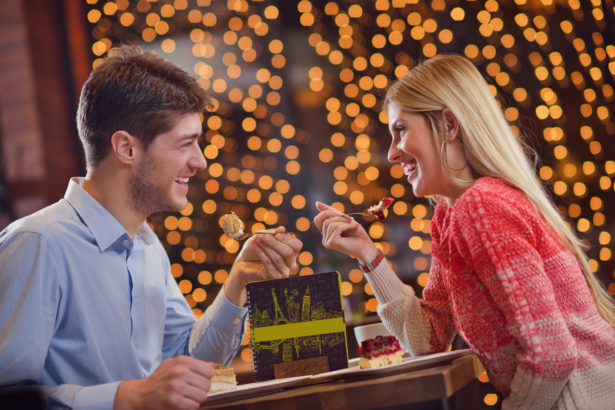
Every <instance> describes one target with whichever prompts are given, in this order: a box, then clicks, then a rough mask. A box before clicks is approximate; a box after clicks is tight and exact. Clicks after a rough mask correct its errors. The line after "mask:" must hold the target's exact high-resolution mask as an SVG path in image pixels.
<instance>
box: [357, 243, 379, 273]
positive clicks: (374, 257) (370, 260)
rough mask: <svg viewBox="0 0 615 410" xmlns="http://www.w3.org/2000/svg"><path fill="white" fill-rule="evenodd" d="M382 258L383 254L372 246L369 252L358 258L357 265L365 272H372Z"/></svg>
mask: <svg viewBox="0 0 615 410" xmlns="http://www.w3.org/2000/svg"><path fill="white" fill-rule="evenodd" d="M367 255H369V256H367ZM383 260H384V255H383V254H382V252H381V251H380V249H378V248H376V247H374V248H373V250H372V251H371V252H369V253H366V254H365V256H363V257H360V258H358V262H359V267H360V268H361V270H362V271H363V272H365V273H370V272H372V271H373V270H374V269H376V268H377V267H378V265H380V263H381V262H382V261H383Z"/></svg>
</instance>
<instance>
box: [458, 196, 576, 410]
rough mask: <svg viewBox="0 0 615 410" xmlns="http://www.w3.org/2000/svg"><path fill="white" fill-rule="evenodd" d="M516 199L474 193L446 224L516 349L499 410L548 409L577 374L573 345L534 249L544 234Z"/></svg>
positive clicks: (539, 222) (526, 205) (526, 207)
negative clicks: (508, 388) (508, 390)
mask: <svg viewBox="0 0 615 410" xmlns="http://www.w3.org/2000/svg"><path fill="white" fill-rule="evenodd" d="M517 199H518V200H510V198H506V197H505V196H499V195H493V194H488V193H486V192H482V191H476V192H475V193H474V194H473V195H470V196H467V197H464V198H463V200H460V201H459V202H460V203H458V204H456V205H457V206H456V208H457V212H456V213H455V215H454V217H453V219H452V222H451V223H452V224H453V230H454V233H455V236H454V237H455V243H456V246H457V248H458V250H459V253H460V254H461V255H463V257H464V258H465V259H466V263H467V264H468V265H469V266H471V267H472V269H473V270H474V271H475V272H476V274H477V275H478V279H479V280H480V281H481V282H482V283H483V285H484V286H485V287H486V288H487V290H488V292H489V294H490V295H491V297H492V298H493V301H494V302H495V303H496V305H497V307H498V308H499V310H500V311H501V312H502V314H503V315H504V318H505V321H506V328H507V329H508V331H509V332H510V334H511V335H512V337H513V338H514V341H515V345H516V348H517V350H516V354H515V355H516V359H517V361H518V366H517V369H516V373H515V376H514V378H513V381H512V384H511V393H510V395H509V396H508V397H507V398H506V399H505V400H504V401H503V403H502V408H504V409H511V408H532V409H543V408H544V409H549V408H551V407H552V406H553V404H554V403H555V402H556V400H557V398H558V397H559V395H560V394H561V391H562V389H563V387H564V385H565V383H566V381H567V379H568V376H569V375H570V373H571V372H572V371H573V370H574V368H575V365H576V352H575V343H574V340H573V338H572V335H571V334H570V332H569V330H568V328H567V326H566V323H565V320H564V317H563V314H562V312H561V310H560V308H559V307H558V304H557V301H556V300H555V294H554V292H553V287H552V286H553V285H552V283H551V281H550V280H549V277H548V275H547V273H546V272H545V269H544V265H543V259H542V256H541V254H540V252H539V250H538V246H539V239H540V235H545V232H546V228H547V227H546V226H545V223H544V221H543V220H542V218H540V217H539V216H538V214H537V213H536V211H535V210H534V209H533V207H532V206H531V204H530V203H529V202H528V201H527V199H525V198H524V197H520V198H517ZM563 251H565V250H564V249H559V252H563ZM475 308H477V309H478V308H480V307H478V306H477V307H475Z"/></svg>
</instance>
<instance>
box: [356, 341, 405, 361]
mask: <svg viewBox="0 0 615 410" xmlns="http://www.w3.org/2000/svg"><path fill="white" fill-rule="evenodd" d="M403 355H404V351H403V350H402V348H401V346H400V345H399V341H398V340H397V339H396V338H395V336H376V337H375V338H374V339H366V340H363V341H362V342H361V346H360V347H359V367H360V368H361V369H371V368H373V367H381V366H386V365H388V364H394V363H399V362H401V360H402V356H403Z"/></svg>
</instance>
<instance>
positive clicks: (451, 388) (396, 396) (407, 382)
mask: <svg viewBox="0 0 615 410" xmlns="http://www.w3.org/2000/svg"><path fill="white" fill-rule="evenodd" d="M482 372H483V367H482V364H481V363H480V361H479V360H478V358H477V357H476V355H474V354H473V353H471V354H467V355H465V356H462V357H459V358H457V359H453V360H452V361H451V362H450V363H445V364H439V365H436V366H431V367H427V368H423V369H419V370H410V371H407V372H403V373H397V374H391V375H377V376H372V377H369V378H350V379H336V380H331V381H325V382H322V383H318V384H309V385H303V386H299V387H291V388H288V389H286V390H282V391H276V392H270V393H268V394H261V395H258V396H252V397H247V398H240V399H237V400H233V401H225V402H220V401H218V402H213V403H211V404H209V405H208V404H207V401H205V403H203V406H201V409H213V408H222V409H231V408H232V409H267V410H276V409H289V410H293V409H297V410H299V409H310V410H313V409H332V410H333V409H335V410H338V409H368V408H376V407H386V406H397V405H403V404H409V403H417V402H422V401H429V400H436V399H445V398H448V397H450V396H452V395H453V394H454V393H455V392H457V391H459V390H460V389H461V388H462V387H464V386H466V385H467V384H468V383H470V382H471V381H472V380H474V379H475V378H476V377H478V375H480V374H481V373H482Z"/></svg>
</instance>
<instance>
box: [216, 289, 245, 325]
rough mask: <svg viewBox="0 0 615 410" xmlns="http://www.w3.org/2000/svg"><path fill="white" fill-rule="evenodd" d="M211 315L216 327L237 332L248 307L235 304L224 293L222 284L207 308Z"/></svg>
mask: <svg viewBox="0 0 615 410" xmlns="http://www.w3.org/2000/svg"><path fill="white" fill-rule="evenodd" d="M210 309H211V312H210V314H211V315H212V316H211V317H212V322H215V323H216V326H221V327H218V329H221V328H224V329H226V330H227V331H229V332H237V333H239V332H240V331H241V329H242V328H243V322H244V321H245V319H246V317H247V314H248V308H247V307H244V306H237V305H236V304H234V303H233V302H231V301H230V300H228V298H227V297H226V295H225V294H224V286H223V287H222V288H220V291H219V292H218V296H217V297H216V298H215V299H214V302H213V303H212V304H211V306H209V307H208V308H207V310H210Z"/></svg>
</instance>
